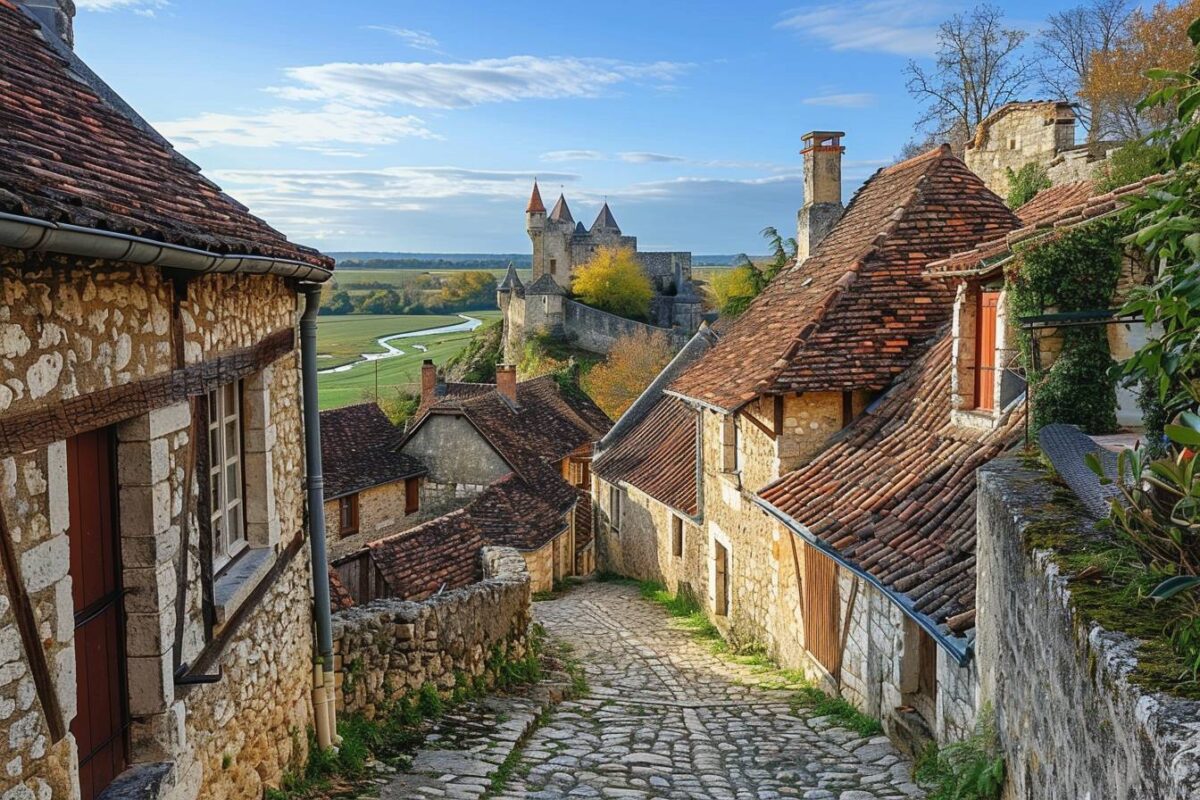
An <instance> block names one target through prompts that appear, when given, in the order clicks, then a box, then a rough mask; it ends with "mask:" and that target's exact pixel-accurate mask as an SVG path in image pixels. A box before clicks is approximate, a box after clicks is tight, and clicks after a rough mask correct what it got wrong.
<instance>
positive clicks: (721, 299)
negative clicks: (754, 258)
mask: <svg viewBox="0 0 1200 800" xmlns="http://www.w3.org/2000/svg"><path fill="white" fill-rule="evenodd" d="M756 279H757V276H756V275H755V274H754V268H753V267H751V266H740V267H734V268H733V269H728V270H723V271H721V272H718V273H717V274H716V275H715V276H714V277H713V279H712V283H711V284H709V291H710V292H712V301H713V305H714V306H716V308H717V310H718V311H720V312H721V313H722V314H725V315H727V316H731V317H736V316H737V315H738V314H740V313H742V311H744V310H745V309H746V306H748V305H750V301H751V300H753V299H754V298H755V296H756V295H757V294H758V283H757V280H756Z"/></svg>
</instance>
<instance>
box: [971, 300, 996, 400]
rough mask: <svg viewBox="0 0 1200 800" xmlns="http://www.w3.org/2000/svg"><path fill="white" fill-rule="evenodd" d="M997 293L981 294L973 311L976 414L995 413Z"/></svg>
mask: <svg viewBox="0 0 1200 800" xmlns="http://www.w3.org/2000/svg"><path fill="white" fill-rule="evenodd" d="M999 305H1000V293H999V292H988V291H981V292H980V293H979V300H978V302H977V305H976V311H975V390H974V391H975V398H974V399H975V405H974V407H975V408H976V409H978V410H979V411H995V409H996V379H997V377H998V375H997V369H996V366H997V364H998V363H999V358H998V357H997V355H998V354H997V350H996V345H997V339H998V337H997V335H996V323H997V320H998V316H997V313H998V310H999Z"/></svg>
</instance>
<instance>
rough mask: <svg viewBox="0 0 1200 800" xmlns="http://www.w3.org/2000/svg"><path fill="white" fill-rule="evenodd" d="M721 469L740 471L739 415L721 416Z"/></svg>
mask: <svg viewBox="0 0 1200 800" xmlns="http://www.w3.org/2000/svg"><path fill="white" fill-rule="evenodd" d="M721 471H722V472H737V471H738V429H737V417H735V416H734V415H733V414H726V415H725V416H724V417H722V418H721Z"/></svg>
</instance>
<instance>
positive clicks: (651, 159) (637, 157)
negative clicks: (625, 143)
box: [618, 152, 687, 164]
mask: <svg viewBox="0 0 1200 800" xmlns="http://www.w3.org/2000/svg"><path fill="white" fill-rule="evenodd" d="M618 157H619V158H620V159H621V160H622V161H626V162H628V163H630V164H677V163H679V162H682V161H687V159H686V158H684V157H683V156H669V155H665V154H663V153H643V152H636V153H618Z"/></svg>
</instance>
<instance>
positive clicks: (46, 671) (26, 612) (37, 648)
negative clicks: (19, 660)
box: [0, 507, 67, 743]
mask: <svg viewBox="0 0 1200 800" xmlns="http://www.w3.org/2000/svg"><path fill="white" fill-rule="evenodd" d="M0 567H3V569H4V576H5V578H6V579H7V581H8V599H9V602H11V603H12V610H13V616H14V617H16V618H17V631H18V632H19V633H20V634H21V644H22V645H23V646H24V648H25V657H26V658H27V659H28V660H29V671H30V672H31V673H33V684H34V688H36V689H37V696H38V700H40V701H41V704H42V714H43V715H44V716H45V717H46V727H47V728H49V729H50V740H51V741H52V742H55V743H57V742H60V741H62V739H63V737H64V736H66V735H67V730H66V726H65V725H64V723H63V717H62V707H61V706H60V705H59V704H58V692H57V691H56V690H55V688H54V680H53V679H52V678H51V677H50V664H49V662H48V661H47V660H46V651H45V650H43V649H42V640H41V637H40V636H38V626H37V618H36V616H35V614H34V611H33V603H32V602H31V601H30V599H29V593H28V592H26V591H25V582H24V581H23V580H22V579H21V567H20V564H19V563H18V562H17V554H16V552H15V550H14V549H13V543H12V537H10V536H9V534H8V524H7V522H6V521H5V518H4V508H3V507H0Z"/></svg>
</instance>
